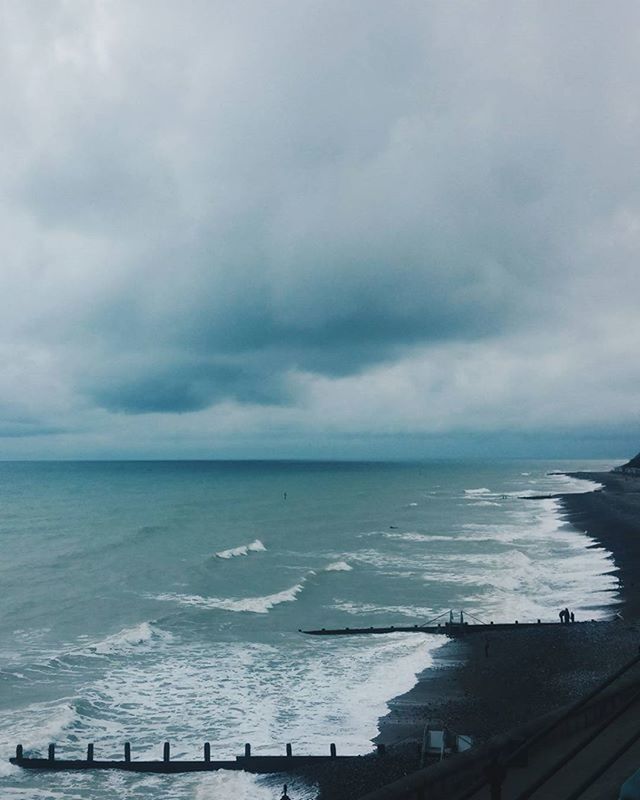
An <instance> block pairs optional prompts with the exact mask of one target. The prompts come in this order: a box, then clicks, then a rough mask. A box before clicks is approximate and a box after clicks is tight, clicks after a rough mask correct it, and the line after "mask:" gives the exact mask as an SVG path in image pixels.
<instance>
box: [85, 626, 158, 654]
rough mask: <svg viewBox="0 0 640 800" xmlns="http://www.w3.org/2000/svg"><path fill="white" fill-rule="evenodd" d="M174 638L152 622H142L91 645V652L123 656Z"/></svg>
mask: <svg viewBox="0 0 640 800" xmlns="http://www.w3.org/2000/svg"><path fill="white" fill-rule="evenodd" d="M172 638H173V637H172V635H171V634H170V633H169V632H168V631H163V630H161V629H160V628H157V627H155V626H154V625H153V624H152V623H150V622H141V623H140V624H139V625H135V626H134V627H132V628H124V629H123V630H121V631H119V632H118V633H114V634H112V635H111V636H107V637H106V638H105V639H103V640H102V641H101V642H98V643H97V644H94V645H90V646H89V650H90V651H91V652H93V653H97V654H98V655H101V656H102V655H123V654H125V653H130V652H131V651H132V650H134V649H138V648H140V647H144V646H148V645H150V644H154V643H156V642H160V641H164V642H168V641H170V640H171V639H172Z"/></svg>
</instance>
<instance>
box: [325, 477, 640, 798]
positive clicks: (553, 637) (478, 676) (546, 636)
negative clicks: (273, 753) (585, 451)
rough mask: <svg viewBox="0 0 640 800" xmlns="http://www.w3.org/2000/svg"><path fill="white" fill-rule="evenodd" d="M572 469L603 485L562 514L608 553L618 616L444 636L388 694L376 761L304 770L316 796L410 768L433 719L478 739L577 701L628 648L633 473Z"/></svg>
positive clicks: (569, 499) (639, 559) (637, 486)
mask: <svg viewBox="0 0 640 800" xmlns="http://www.w3.org/2000/svg"><path fill="white" fill-rule="evenodd" d="M574 475H575V477H580V478H588V479H590V480H595V481H598V482H599V483H602V484H603V486H604V488H603V489H602V490H600V491H597V492H590V493H586V494H579V495H562V496H561V497H562V503H563V507H564V510H565V514H566V517H567V520H568V521H570V522H571V524H573V525H574V526H575V527H576V528H577V529H578V530H582V531H585V532H586V533H588V534H589V536H591V537H593V538H594V539H596V540H597V541H598V542H599V543H600V544H601V545H602V546H604V547H605V548H606V549H607V550H609V551H610V552H612V553H613V557H614V562H615V565H616V569H617V571H618V576H619V579H620V582H621V591H620V604H619V606H617V607H616V606H614V607H613V610H612V617H613V616H614V614H615V612H616V611H618V612H619V613H620V614H621V617H622V618H618V619H616V620H615V621H612V622H607V623H604V622H600V623H593V622H576V623H574V624H573V625H561V624H558V625H557V626H554V627H544V628H540V629H536V628H533V629H531V628H526V629H522V630H518V631H513V630H512V631H508V632H497V631H496V632H491V634H490V636H489V638H488V639H487V637H486V636H485V635H484V634H471V635H470V636H468V637H467V638H466V639H463V640H455V641H448V642H447V643H446V644H444V645H443V646H442V647H441V648H440V649H439V650H438V651H437V652H436V656H435V660H434V664H433V666H432V667H431V668H429V669H427V670H425V671H424V672H423V673H421V674H420V675H419V676H418V682H417V684H416V685H415V686H414V688H413V689H411V690H410V691H409V692H407V693H406V694H404V695H401V696H399V697H396V698H394V699H393V700H391V701H390V703H389V713H388V714H387V715H386V716H385V717H383V718H381V720H380V722H379V730H380V733H379V735H378V737H377V738H376V739H375V740H374V741H376V742H381V743H384V744H385V745H386V747H387V755H386V756H385V758H384V759H381V758H379V757H377V756H375V755H372V756H366V757H363V758H361V759H358V760H357V762H356V763H353V764H345V765H340V766H339V768H338V765H335V767H331V768H329V769H326V770H324V769H323V770H319V771H318V772H317V773H316V774H315V775H313V776H310V777H313V778H314V779H315V780H316V781H317V782H318V784H319V786H320V790H321V794H320V797H321V798H322V800H347V798H349V800H352V799H353V798H357V797H359V796H361V795H363V794H365V793H366V792H368V791H372V790H373V789H375V788H378V787H379V786H382V785H384V784H386V783H390V782H392V781H393V780H396V779H397V778H399V777H402V776H403V775H405V774H407V773H408V772H411V771H413V770H415V769H417V768H418V767H419V765H420V751H421V743H422V736H423V731H424V727H425V724H426V723H427V722H428V721H429V720H433V719H439V720H442V722H443V723H444V725H445V726H446V727H447V728H448V729H449V730H451V731H453V732H455V733H458V734H467V735H470V736H472V737H473V738H474V740H475V741H476V742H481V741H485V740H486V739H488V738H490V737H491V736H494V735H496V734H500V733H504V732H506V731H508V730H509V729H511V728H514V727H517V726H519V725H521V724H523V723H525V722H527V721H529V720H531V719H534V718H535V717H538V716H541V715H543V714H545V713H547V712H549V711H553V710H554V709H557V708H560V707H562V706H565V705H567V704H568V703H570V702H572V701H574V700H576V699H578V698H579V697H581V696H582V695H584V694H585V693H586V692H588V691H589V690H590V689H591V688H593V687H594V686H595V685H596V684H597V683H599V682H600V681H601V680H603V678H605V677H606V676H607V675H609V674H611V673H613V672H614V671H615V670H616V669H618V667H619V666H620V665H621V664H622V663H624V662H625V661H628V660H629V659H630V658H632V657H633V656H634V655H636V654H637V652H638V644H639V642H640V591H638V590H639V589H640V477H631V476H628V477H627V476H623V475H617V474H612V473H574ZM636 619H637V620H638V622H637V623H636V621H635V620H636ZM485 641H488V642H489V655H488V656H486V655H485Z"/></svg>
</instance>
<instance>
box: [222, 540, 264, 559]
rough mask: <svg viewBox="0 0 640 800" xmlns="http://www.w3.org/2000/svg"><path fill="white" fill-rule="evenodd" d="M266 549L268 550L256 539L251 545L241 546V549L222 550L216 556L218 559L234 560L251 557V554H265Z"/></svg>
mask: <svg viewBox="0 0 640 800" xmlns="http://www.w3.org/2000/svg"><path fill="white" fill-rule="evenodd" d="M266 549H267V548H266V547H265V546H264V544H263V543H262V542H261V541H260V539H255V540H254V541H253V542H249V544H241V545H240V546H239V547H231V548H229V550H221V551H220V552H219V553H216V554H215V556H216V558H234V557H235V556H246V555H249V553H259V552H263V551H265V550H266Z"/></svg>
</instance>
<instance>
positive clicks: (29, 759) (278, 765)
mask: <svg viewBox="0 0 640 800" xmlns="http://www.w3.org/2000/svg"><path fill="white" fill-rule="evenodd" d="M378 754H379V755H380V756H383V755H384V754H385V748H384V746H383V745H379V746H378ZM123 756H124V757H123V758H122V759H118V760H114V759H109V760H99V759H96V758H95V750H94V745H93V744H89V745H87V755H86V758H81V759H68V758H58V757H57V755H56V746H55V744H50V745H49V749H48V754H47V757H46V758H40V757H37V756H28V755H25V754H24V748H23V746H22V745H21V744H19V745H17V747H16V754H15V757H13V758H10V759H9V760H10V761H11V763H12V764H15V766H17V767H23V768H24V769H40V770H43V769H44V770H56V771H62V770H75V771H78V770H93V769H100V770H104V769H117V770H124V771H125V772H158V773H179V772H215V771H216V770H219V769H232V770H243V771H244V772H252V773H255V774H267V773H272V772H288V771H291V770H295V769H296V768H298V767H308V766H311V765H315V764H319V763H322V762H327V761H331V762H335V761H348V760H352V759H354V758H359V756H339V755H338V754H337V751H336V746H335V744H331V745H330V747H329V754H328V755H293V749H292V747H291V744H287V745H286V747H285V755H265V756H263V755H252V753H251V745H250V744H246V745H245V747H244V755H242V756H236V757H235V759H232V760H231V759H230V760H215V759H212V758H211V745H210V743H209V742H205V743H204V747H203V757H202V758H201V759H198V760H193V761H186V760H177V761H172V760H171V746H170V744H169V742H165V743H164V747H163V751H162V759H161V760H157V761H143V760H140V761H136V760H135V759H134V758H132V756H131V744H130V743H129V742H126V743H125V745H124V753H123Z"/></svg>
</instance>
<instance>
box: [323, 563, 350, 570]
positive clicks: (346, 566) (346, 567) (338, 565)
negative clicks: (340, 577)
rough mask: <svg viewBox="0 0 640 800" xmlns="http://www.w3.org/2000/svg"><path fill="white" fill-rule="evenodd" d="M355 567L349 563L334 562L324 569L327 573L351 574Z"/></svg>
mask: <svg viewBox="0 0 640 800" xmlns="http://www.w3.org/2000/svg"><path fill="white" fill-rule="evenodd" d="M352 569H353V567H352V566H351V564H349V563H348V562H347V561H334V562H333V563H332V564H329V565H328V566H326V567H325V568H324V571H325V572H351V570H352Z"/></svg>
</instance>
